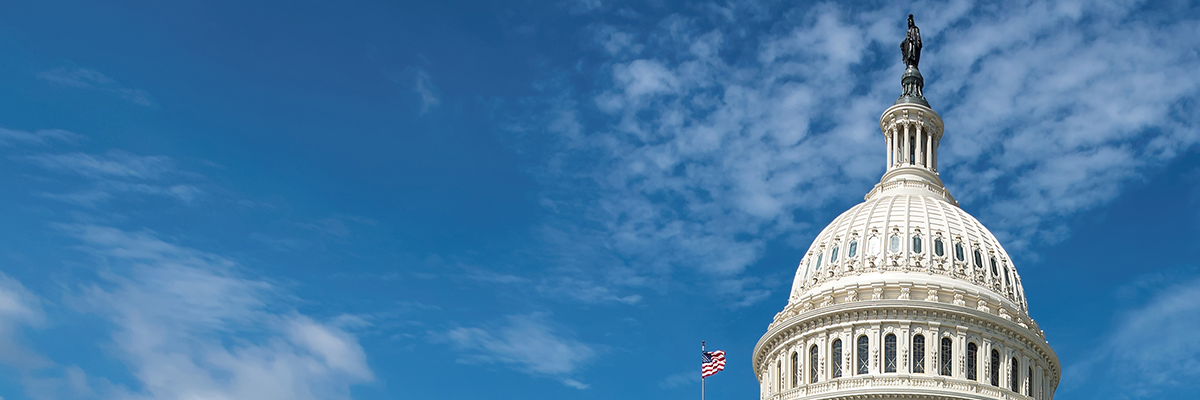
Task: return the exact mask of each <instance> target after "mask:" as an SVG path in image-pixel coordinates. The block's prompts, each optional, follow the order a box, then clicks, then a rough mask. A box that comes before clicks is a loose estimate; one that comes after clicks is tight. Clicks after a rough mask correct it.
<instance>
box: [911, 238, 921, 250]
mask: <svg viewBox="0 0 1200 400" xmlns="http://www.w3.org/2000/svg"><path fill="white" fill-rule="evenodd" d="M912 250H913V253H917V254H920V253H921V237H920V236H917V235H913V245H912Z"/></svg>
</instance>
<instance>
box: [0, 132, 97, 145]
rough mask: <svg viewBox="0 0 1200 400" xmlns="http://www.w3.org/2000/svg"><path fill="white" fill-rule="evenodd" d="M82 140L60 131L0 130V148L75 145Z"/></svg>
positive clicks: (80, 136) (75, 135) (79, 136)
mask: <svg viewBox="0 0 1200 400" xmlns="http://www.w3.org/2000/svg"><path fill="white" fill-rule="evenodd" d="M83 139H84V137H83V136H82V135H77V134H74V133H71V132H68V131H64V130H62V129H42V130H39V131H35V132H26V131H18V130H12V129H5V128H0V145H2V146H13V145H18V144H24V145H29V144H32V145H43V146H44V145H48V144H51V143H53V142H61V143H75V142H79V141H81V140H83Z"/></svg>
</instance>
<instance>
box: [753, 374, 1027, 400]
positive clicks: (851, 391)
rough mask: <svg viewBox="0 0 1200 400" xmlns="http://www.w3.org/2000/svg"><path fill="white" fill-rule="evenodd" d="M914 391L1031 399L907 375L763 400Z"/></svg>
mask: <svg viewBox="0 0 1200 400" xmlns="http://www.w3.org/2000/svg"><path fill="white" fill-rule="evenodd" d="M913 388H918V389H923V391H927V392H928V393H929V394H941V393H938V392H943V393H944V392H959V393H971V394H974V395H976V396H974V397H977V396H985V397H990V398H995V399H1005V400H1033V397H1030V396H1026V395H1023V394H1020V393H1016V392H1013V391H1011V390H1008V389H1005V388H1001V387H996V386H992V385H988V384H985V383H980V382H975V381H967V380H962V379H955V378H950V377H945V376H922V375H907V374H899V375H897V374H891V375H890V376H889V375H869V376H856V377H845V378H834V379H831V380H827V381H822V382H817V383H810V384H807V385H804V386H800V387H797V388H794V389H785V390H783V391H780V392H778V393H774V394H772V395H770V396H765V397H764V399H769V400H799V399H803V398H808V397H818V395H824V396H819V397H823V398H831V397H836V394H837V392H846V395H847V396H853V395H860V394H862V393H861V392H864V391H869V392H870V393H871V394H886V393H887V392H888V389H913ZM905 392H906V393H911V391H910V390H905ZM830 394H833V395H834V396H830Z"/></svg>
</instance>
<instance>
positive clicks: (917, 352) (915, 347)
mask: <svg viewBox="0 0 1200 400" xmlns="http://www.w3.org/2000/svg"><path fill="white" fill-rule="evenodd" d="M912 354H913V362H912V372H913V373H918V372H925V337H924V336H921V335H917V336H913V344H912Z"/></svg>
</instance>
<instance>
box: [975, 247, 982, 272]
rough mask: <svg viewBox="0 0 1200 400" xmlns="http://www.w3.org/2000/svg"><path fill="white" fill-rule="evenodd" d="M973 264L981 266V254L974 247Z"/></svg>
mask: <svg viewBox="0 0 1200 400" xmlns="http://www.w3.org/2000/svg"><path fill="white" fill-rule="evenodd" d="M975 266H976V267H979V268H983V254H980V253H979V249H975Z"/></svg>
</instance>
